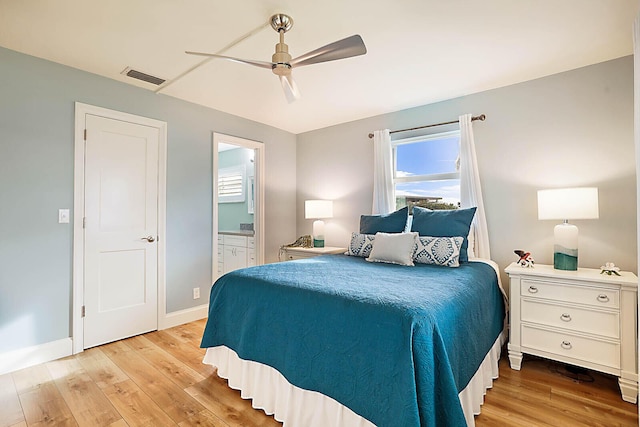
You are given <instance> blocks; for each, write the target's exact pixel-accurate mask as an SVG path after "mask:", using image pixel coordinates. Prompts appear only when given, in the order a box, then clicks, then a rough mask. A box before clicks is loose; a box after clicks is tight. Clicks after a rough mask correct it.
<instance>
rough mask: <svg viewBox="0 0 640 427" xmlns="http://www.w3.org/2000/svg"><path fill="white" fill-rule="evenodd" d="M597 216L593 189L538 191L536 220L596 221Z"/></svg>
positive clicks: (595, 194) (595, 189) (596, 200)
mask: <svg viewBox="0 0 640 427" xmlns="http://www.w3.org/2000/svg"><path fill="white" fill-rule="evenodd" d="M598 216H599V215H598V189H597V188H595V187H581V188H558V189H553V190H539V191H538V219H563V220H569V219H596V218H598Z"/></svg>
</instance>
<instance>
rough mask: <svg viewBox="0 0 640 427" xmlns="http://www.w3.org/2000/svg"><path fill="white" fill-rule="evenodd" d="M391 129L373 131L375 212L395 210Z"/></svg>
mask: <svg viewBox="0 0 640 427" xmlns="http://www.w3.org/2000/svg"><path fill="white" fill-rule="evenodd" d="M395 199H396V197H395V190H394V187H393V163H392V156H391V136H390V135H389V129H385V130H376V131H374V132H373V207H372V210H371V213H373V214H387V213H389V212H393V211H394V209H395V206H396V200H395Z"/></svg>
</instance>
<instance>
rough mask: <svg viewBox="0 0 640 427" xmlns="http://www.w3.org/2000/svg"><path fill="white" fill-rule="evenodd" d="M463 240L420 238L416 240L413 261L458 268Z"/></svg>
mask: <svg viewBox="0 0 640 427" xmlns="http://www.w3.org/2000/svg"><path fill="white" fill-rule="evenodd" d="M463 240H464V238H463V237H430V236H420V237H419V238H418V239H417V240H416V248H415V252H414V253H413V260H414V261H415V262H417V263H420V264H436V265H444V266H446V267H458V266H460V248H461V247H462V242H463Z"/></svg>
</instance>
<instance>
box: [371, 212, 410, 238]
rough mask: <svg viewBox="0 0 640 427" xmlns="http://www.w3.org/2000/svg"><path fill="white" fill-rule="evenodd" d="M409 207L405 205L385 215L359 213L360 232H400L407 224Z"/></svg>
mask: <svg viewBox="0 0 640 427" xmlns="http://www.w3.org/2000/svg"><path fill="white" fill-rule="evenodd" d="M407 218H409V208H407V207H406V206H405V207H404V208H402V209H398V210H397V211H395V212H391V213H390V214H385V215H360V233H361V234H376V233H402V232H403V231H404V228H405V227H406V226H407Z"/></svg>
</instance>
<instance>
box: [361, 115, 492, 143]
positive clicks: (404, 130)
mask: <svg viewBox="0 0 640 427" xmlns="http://www.w3.org/2000/svg"><path fill="white" fill-rule="evenodd" d="M486 118H487V116H485V115H484V114H480V115H479V116H473V117H471V121H472V122H473V121H476V120H480V121H481V122H483V121H484V119H486ZM454 123H458V120H452V121H450V122H442V123H435V124H432V125H425V126H418V127H416V128H410V129H400V130H392V131H391V132H389V133H390V134H392V133H398V132H408V131H410V130H418V129H425V128H432V127H435V126H443V125H452V124H454ZM369 138H373V134H372V133H370V134H369Z"/></svg>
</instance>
